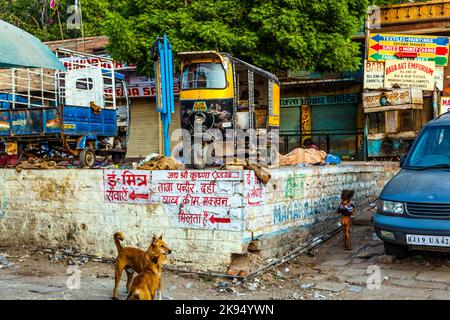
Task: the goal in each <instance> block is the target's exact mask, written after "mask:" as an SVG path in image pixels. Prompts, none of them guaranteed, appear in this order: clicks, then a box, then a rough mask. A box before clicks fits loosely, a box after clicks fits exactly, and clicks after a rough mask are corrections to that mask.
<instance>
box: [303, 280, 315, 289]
mask: <svg viewBox="0 0 450 320" xmlns="http://www.w3.org/2000/svg"><path fill="white" fill-rule="evenodd" d="M315 285H316V284H315V283H312V282H310V283H302V284H301V285H300V288H301V289H303V290H308V289H311V288H314V286H315Z"/></svg>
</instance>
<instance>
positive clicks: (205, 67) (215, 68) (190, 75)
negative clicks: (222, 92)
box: [181, 62, 226, 90]
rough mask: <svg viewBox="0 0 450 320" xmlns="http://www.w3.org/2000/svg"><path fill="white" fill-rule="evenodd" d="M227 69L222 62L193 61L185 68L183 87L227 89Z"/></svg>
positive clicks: (184, 88)
mask: <svg viewBox="0 0 450 320" xmlns="http://www.w3.org/2000/svg"><path fill="white" fill-rule="evenodd" d="M225 87H226V78H225V70H224V69H223V67H222V64H221V63H215V62H209V63H191V64H189V65H187V66H185V67H184V69H183V79H182V84H181V88H182V89H183V90H186V89H225Z"/></svg>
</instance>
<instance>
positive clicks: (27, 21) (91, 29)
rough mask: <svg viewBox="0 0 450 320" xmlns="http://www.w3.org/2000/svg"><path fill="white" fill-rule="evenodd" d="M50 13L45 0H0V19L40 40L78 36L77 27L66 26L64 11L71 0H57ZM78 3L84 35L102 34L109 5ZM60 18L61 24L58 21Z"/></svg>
mask: <svg viewBox="0 0 450 320" xmlns="http://www.w3.org/2000/svg"><path fill="white" fill-rule="evenodd" d="M58 2H59V10H58V11H57V12H56V14H55V15H54V16H52V12H51V10H50V6H49V1H48V0H0V8H1V9H0V19H2V20H5V21H6V22H9V23H12V24H14V25H15V26H17V27H19V28H21V29H23V30H25V31H27V32H29V33H31V34H33V35H35V36H37V37H38V38H39V39H41V40H42V41H48V40H59V39H62V37H64V38H77V37H81V30H77V29H75V30H69V29H67V20H68V19H69V17H70V16H71V15H72V13H73V11H69V12H68V8H69V6H70V5H73V4H74V2H75V1H74V0H59V1H58ZM79 2H80V3H81V4H82V13H83V29H84V36H85V37H88V36H94V35H101V34H103V26H102V24H103V20H104V19H105V17H106V14H107V11H108V8H109V6H110V3H109V1H107V0H79ZM59 22H61V26H60V25H59Z"/></svg>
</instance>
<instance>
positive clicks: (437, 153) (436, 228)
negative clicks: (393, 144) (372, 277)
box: [374, 113, 450, 257]
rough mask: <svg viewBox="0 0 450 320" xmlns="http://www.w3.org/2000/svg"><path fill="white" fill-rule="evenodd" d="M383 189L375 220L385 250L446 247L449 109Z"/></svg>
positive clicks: (449, 234) (449, 247) (449, 237)
mask: <svg viewBox="0 0 450 320" xmlns="http://www.w3.org/2000/svg"><path fill="white" fill-rule="evenodd" d="M400 166H401V170H400V171H399V172H398V173H397V174H396V175H395V176H394V177H393V178H392V179H391V180H390V181H389V182H388V183H387V185H386V186H385V187H384V188H383V190H382V192H381V194H380V198H379V202H378V206H377V213H376V214H375V218H374V227H375V232H376V233H377V235H378V237H379V238H380V239H382V240H383V241H384V246H385V251H386V254H389V255H395V256H397V257H405V256H406V255H407V253H408V250H410V249H418V250H432V251H444V252H448V251H450V113H445V114H443V115H441V116H440V117H439V118H437V119H435V120H432V121H430V122H429V123H428V124H427V125H426V126H425V127H424V128H423V129H422V130H421V132H420V133H419V135H418V137H417V139H416V140H415V142H414V144H413V146H412V148H411V151H410V152H409V153H408V155H407V156H405V157H402V158H401V161H400Z"/></svg>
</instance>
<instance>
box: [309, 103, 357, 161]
mask: <svg viewBox="0 0 450 320" xmlns="http://www.w3.org/2000/svg"><path fill="white" fill-rule="evenodd" d="M356 110H357V105H354V104H345V105H322V106H313V107H312V130H313V132H314V133H313V137H312V139H313V142H314V143H316V144H318V145H319V147H320V149H322V150H325V151H327V134H328V137H329V146H328V147H329V150H328V151H329V152H330V153H332V154H335V155H339V156H342V157H344V158H345V157H354V156H356V154H357V136H356V131H357V114H356V112H357V111H356ZM343 133H350V134H343Z"/></svg>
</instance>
